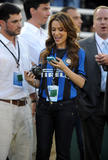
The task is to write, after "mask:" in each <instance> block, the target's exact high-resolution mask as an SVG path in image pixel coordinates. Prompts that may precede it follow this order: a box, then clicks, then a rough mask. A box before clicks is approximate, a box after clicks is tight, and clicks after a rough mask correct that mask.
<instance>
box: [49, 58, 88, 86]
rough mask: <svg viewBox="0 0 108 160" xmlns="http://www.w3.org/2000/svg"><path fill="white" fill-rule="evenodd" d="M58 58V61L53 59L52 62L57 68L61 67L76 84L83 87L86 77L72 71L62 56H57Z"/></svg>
mask: <svg viewBox="0 0 108 160" xmlns="http://www.w3.org/2000/svg"><path fill="white" fill-rule="evenodd" d="M56 59H57V61H51V62H50V64H51V65H52V66H54V67H55V68H59V69H61V70H62V71H63V72H64V73H65V74H66V76H67V77H69V79H70V80H71V81H72V82H73V83H74V84H75V85H77V86H78V87H80V88H83V86H84V84H85V78H84V77H82V76H80V75H78V74H77V73H74V72H73V71H71V70H70V69H69V68H68V67H67V66H66V65H65V64H64V62H63V61H62V60H61V59H60V58H58V57H56Z"/></svg>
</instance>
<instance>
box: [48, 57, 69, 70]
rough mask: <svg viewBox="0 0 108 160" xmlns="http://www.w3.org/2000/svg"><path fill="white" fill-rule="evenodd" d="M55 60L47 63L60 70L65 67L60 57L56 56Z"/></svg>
mask: <svg viewBox="0 0 108 160" xmlns="http://www.w3.org/2000/svg"><path fill="white" fill-rule="evenodd" d="M56 59H57V60H56V61H55V60H52V61H50V62H49V63H50V64H51V65H52V66H53V67H55V68H59V69H61V70H64V69H65V67H66V65H65V64H64V62H63V61H62V59H60V58H58V57H56Z"/></svg>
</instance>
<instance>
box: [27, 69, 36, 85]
mask: <svg viewBox="0 0 108 160" xmlns="http://www.w3.org/2000/svg"><path fill="white" fill-rule="evenodd" d="M24 77H25V80H26V81H27V82H28V83H29V84H30V85H32V86H33V84H34V81H35V76H34V74H33V73H32V72H27V71H24Z"/></svg>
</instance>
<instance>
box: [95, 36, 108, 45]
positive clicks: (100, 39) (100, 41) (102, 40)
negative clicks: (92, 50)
mask: <svg viewBox="0 0 108 160" xmlns="http://www.w3.org/2000/svg"><path fill="white" fill-rule="evenodd" d="M95 39H96V42H97V43H98V45H100V46H102V45H103V42H104V41H106V42H107V43H108V38H107V39H106V40H104V39H102V38H101V37H100V36H99V35H98V34H97V33H95Z"/></svg>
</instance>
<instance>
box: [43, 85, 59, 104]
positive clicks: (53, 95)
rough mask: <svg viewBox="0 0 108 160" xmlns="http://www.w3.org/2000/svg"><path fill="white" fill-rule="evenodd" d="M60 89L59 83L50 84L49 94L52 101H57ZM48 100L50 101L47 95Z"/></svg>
mask: <svg viewBox="0 0 108 160" xmlns="http://www.w3.org/2000/svg"><path fill="white" fill-rule="evenodd" d="M58 89H59V87H58V86H57V85H49V86H48V94H49V97H50V101H51V102H57V99H58ZM46 101H49V98H48V97H47V99H46Z"/></svg>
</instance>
